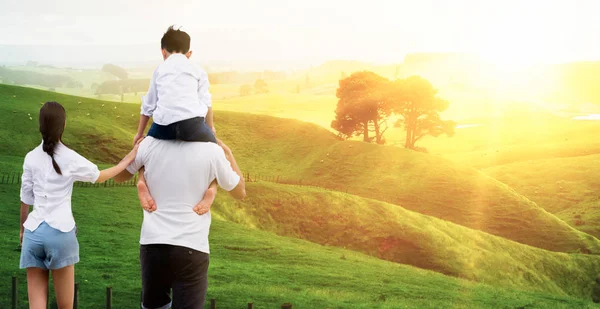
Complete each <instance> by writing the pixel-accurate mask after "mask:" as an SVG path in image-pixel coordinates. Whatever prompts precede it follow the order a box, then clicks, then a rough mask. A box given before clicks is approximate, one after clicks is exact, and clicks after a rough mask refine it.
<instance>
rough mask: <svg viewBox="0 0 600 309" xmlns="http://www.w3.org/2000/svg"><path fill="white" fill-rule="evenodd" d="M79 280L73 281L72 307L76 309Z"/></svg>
mask: <svg viewBox="0 0 600 309" xmlns="http://www.w3.org/2000/svg"><path fill="white" fill-rule="evenodd" d="M78 294H79V282H75V291H74V293H73V309H77V307H78V306H79V296H78Z"/></svg>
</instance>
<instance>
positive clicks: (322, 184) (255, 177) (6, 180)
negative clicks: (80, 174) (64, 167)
mask: <svg viewBox="0 0 600 309" xmlns="http://www.w3.org/2000/svg"><path fill="white" fill-rule="evenodd" d="M22 175H23V174H22V173H21V172H0V184H15V185H16V184H18V185H20V184H21V177H22ZM244 180H245V181H246V182H261V181H262V182H271V183H278V184H284V185H294V186H303V187H316V188H324V189H329V190H334V191H340V192H346V193H348V190H349V189H350V187H348V186H345V185H340V184H335V183H332V182H329V181H318V180H314V179H305V178H294V177H285V176H281V175H260V174H251V173H244ZM137 181H138V176H137V174H136V175H135V176H134V177H133V178H132V179H130V180H128V181H125V182H121V183H117V182H115V181H114V180H113V179H109V180H108V181H106V182H103V183H89V182H75V183H74V184H73V186H74V187H79V188H107V187H135V186H136V184H137Z"/></svg>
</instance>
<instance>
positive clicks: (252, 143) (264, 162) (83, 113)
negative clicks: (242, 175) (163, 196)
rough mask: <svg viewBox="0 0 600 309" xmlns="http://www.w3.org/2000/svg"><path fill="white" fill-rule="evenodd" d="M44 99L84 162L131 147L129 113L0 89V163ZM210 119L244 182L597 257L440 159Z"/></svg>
mask: <svg viewBox="0 0 600 309" xmlns="http://www.w3.org/2000/svg"><path fill="white" fill-rule="evenodd" d="M47 100H57V101H59V102H61V103H62V104H64V105H65V108H66V109H67V117H68V120H67V130H66V133H65V137H64V140H65V142H66V143H67V144H68V145H69V146H71V147H72V148H74V149H76V150H77V151H79V152H80V153H81V154H83V155H84V156H86V157H88V158H90V159H91V160H92V161H96V162H118V161H119V160H120V158H121V157H122V156H123V155H124V154H125V153H127V151H128V150H129V148H130V147H131V146H130V144H131V139H132V137H133V132H134V130H135V128H136V127H137V121H138V114H139V106H138V105H135V104H114V103H112V104H111V103H108V102H102V101H94V100H86V99H82V98H77V97H72V96H66V95H60V94H56V93H51V92H44V91H39V90H33V89H27V88H20V87H12V86H3V85H0V122H1V123H3V124H5V125H3V126H2V127H1V128H0V145H2V148H0V155H10V156H16V157H23V156H24V155H25V154H26V153H27V151H29V150H30V149H32V148H33V147H35V146H36V145H38V144H39V142H40V137H39V133H38V126H37V114H38V111H39V106H40V103H41V102H44V101H47ZM79 102H82V103H79ZM30 118H31V120H30ZM215 121H216V126H217V132H218V136H219V138H221V139H223V140H224V141H225V142H226V143H227V144H229V145H230V146H231V147H232V149H233V150H234V153H235V154H236V158H237V160H238V162H239V164H240V165H241V166H242V169H243V170H244V171H247V172H250V173H251V176H252V174H254V173H257V174H259V175H269V176H282V177H283V178H288V179H297V180H299V179H302V180H303V181H304V182H305V183H313V184H317V185H319V186H322V187H326V188H332V189H337V190H343V191H347V192H348V193H352V194H356V195H359V196H363V197H369V198H374V199H378V200H382V201H386V202H390V203H392V204H397V205H400V206H402V207H405V208H406V209H409V210H413V211H416V212H419V213H423V214H427V215H431V216H434V217H438V218H441V219H444V220H448V221H451V222H454V223H457V224H460V225H464V226H467V227H470V228H473V229H477V230H481V231H484V232H487V233H490V234H494V235H498V236H502V237H505V238H508V239H512V240H515V241H518V242H521V243H524V244H528V245H532V246H536V247H539V248H544V249H548V250H553V251H562V252H578V251H581V252H591V253H600V241H599V240H598V239H596V238H594V237H591V236H590V235H587V234H584V233H582V232H580V231H577V230H575V229H573V228H572V227H570V226H569V225H567V224H566V223H564V222H563V221H561V220H559V219H558V218H556V217H555V216H553V215H552V214H550V213H547V212H546V211H544V210H543V209H541V208H540V207H538V206H537V205H535V203H533V202H531V201H530V200H528V199H526V198H524V197H523V196H521V195H519V194H518V193H516V192H515V191H514V190H512V189H510V188H509V187H507V186H506V185H504V184H502V183H500V182H498V181H496V180H494V179H492V178H490V177H487V176H485V175H483V174H482V173H480V172H478V171H476V170H474V169H471V168H466V167H463V166H459V165H457V164H453V163H451V162H449V161H447V160H444V159H441V158H439V157H436V156H433V155H427V154H422V153H417V152H414V151H409V150H405V149H400V148H396V147H385V146H379V145H372V144H365V143H362V142H342V141H340V140H339V139H337V138H336V136H335V135H333V134H331V133H330V132H328V131H327V130H325V129H322V128H320V127H318V126H316V125H312V124H306V123H303V122H300V121H296V120H283V119H278V118H273V117H267V116H259V115H251V114H240V113H227V112H220V113H219V114H218V115H217V116H216V120H215Z"/></svg>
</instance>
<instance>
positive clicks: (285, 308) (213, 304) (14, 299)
mask: <svg viewBox="0 0 600 309" xmlns="http://www.w3.org/2000/svg"><path fill="white" fill-rule="evenodd" d="M74 289H75V293H74V299H73V309H78V308H79V307H81V308H85V307H83V306H81V304H80V302H79V283H77V282H76V283H75V286H74ZM112 292H113V289H112V287H110V286H107V287H106V298H105V300H106V309H112V308H113V305H112V304H113V293H112ZM19 295H20V293H19V291H18V280H17V277H14V276H13V277H12V280H11V302H10V303H11V306H10V308H11V309H17V308H18V306H19V303H20V301H21V298H23V297H19ZM25 297H26V296H25ZM141 298H142V293H141V292H140V302H141ZM132 305H133V304H132ZM135 306H139V303H138V304H135V305H133V306H132V307H131V308H134V307H135ZM1 308H5V307H1ZM216 308H217V300H216V299H215V298H212V299H210V309H216ZM253 308H254V303H248V309H253ZM281 309H293V307H292V304H291V303H283V304H282V305H281Z"/></svg>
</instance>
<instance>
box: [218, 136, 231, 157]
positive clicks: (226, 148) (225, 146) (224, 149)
mask: <svg viewBox="0 0 600 309" xmlns="http://www.w3.org/2000/svg"><path fill="white" fill-rule="evenodd" d="M217 144H218V145H219V146H221V148H223V151H225V155H231V149H230V148H229V147H228V146H227V145H225V143H223V141H222V140H220V139H217Z"/></svg>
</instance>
